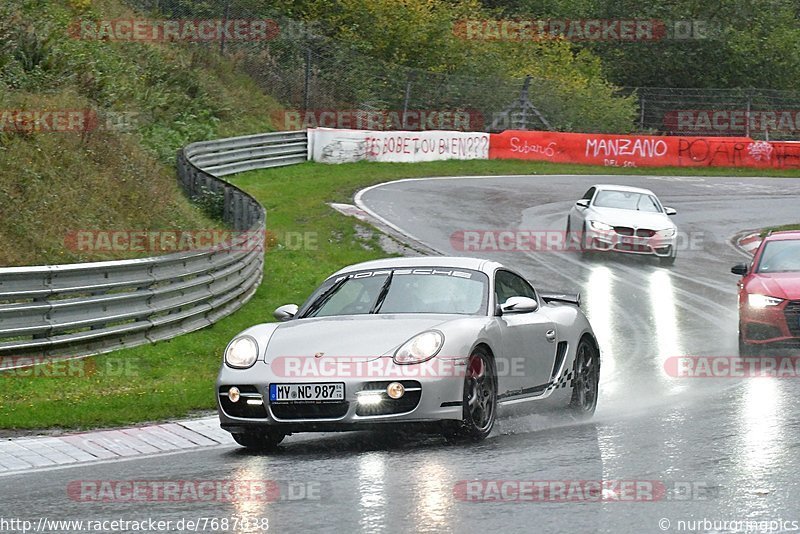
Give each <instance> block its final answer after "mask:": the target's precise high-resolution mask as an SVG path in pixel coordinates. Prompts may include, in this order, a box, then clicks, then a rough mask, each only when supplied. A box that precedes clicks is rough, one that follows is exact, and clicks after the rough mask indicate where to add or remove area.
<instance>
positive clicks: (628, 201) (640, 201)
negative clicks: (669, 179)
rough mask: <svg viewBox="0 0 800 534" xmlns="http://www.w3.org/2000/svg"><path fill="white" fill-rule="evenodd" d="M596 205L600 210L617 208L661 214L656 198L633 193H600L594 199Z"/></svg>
mask: <svg viewBox="0 0 800 534" xmlns="http://www.w3.org/2000/svg"><path fill="white" fill-rule="evenodd" d="M594 205H595V206H596V207H598V208H616V209H620V210H635V211H646V212H649V213H660V212H661V206H659V204H658V201H657V200H656V199H655V197H653V196H652V195H645V194H643V193H635V192H632V191H614V190H605V191H600V192H598V193H597V196H596V197H595V199H594Z"/></svg>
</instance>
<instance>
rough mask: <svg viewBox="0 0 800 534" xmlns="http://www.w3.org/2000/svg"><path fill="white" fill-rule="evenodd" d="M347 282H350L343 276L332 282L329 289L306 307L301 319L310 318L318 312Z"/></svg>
mask: <svg viewBox="0 0 800 534" xmlns="http://www.w3.org/2000/svg"><path fill="white" fill-rule="evenodd" d="M348 280H350V278H349V277H347V276H345V277H344V278H342V279H341V280H337V281H336V282H334V283H333V285H332V286H331V287H329V288H328V289H326V290H325V291H324V292H323V293H322V294H321V295H320V296H319V297H318V298H317V300H315V301H314V302H313V303H312V304H311V306H309V307H308V309H307V310H306V311H305V313H303V317H311V316H312V314H314V313H316V312H318V311H319V309H320V308H322V307H323V306H324V305H325V303H326V302H328V301H329V300H330V298H331V297H332V296H333V294H334V293H336V292H337V291H339V288H341V287H342V286H343V285H344V283H345V282H347V281H348Z"/></svg>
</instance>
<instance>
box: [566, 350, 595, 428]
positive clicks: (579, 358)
mask: <svg viewBox="0 0 800 534" xmlns="http://www.w3.org/2000/svg"><path fill="white" fill-rule="evenodd" d="M573 373H574V374H573V380H572V399H571V401H570V403H569V407H570V410H571V411H572V413H573V414H574V415H575V416H576V417H578V418H588V417H591V416H592V414H594V411H595V408H597V396H598V391H599V389H600V354H599V353H598V352H597V349H596V348H595V347H594V346H593V345H592V344H591V343H590V342H589V341H587V340H586V339H581V341H580V343H579V344H578V349H577V351H576V354H575V365H574V367H573Z"/></svg>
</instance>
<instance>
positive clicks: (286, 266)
mask: <svg viewBox="0 0 800 534" xmlns="http://www.w3.org/2000/svg"><path fill="white" fill-rule="evenodd" d="M589 173H591V174H608V173H615V174H616V173H619V174H650V175H653V174H658V175H695V176H756V175H762V176H763V175H767V174H768V175H771V176H787V177H788V176H794V177H798V176H800V172H798V171H793V172H789V171H784V172H770V173H766V172H760V171H752V170H744V169H685V168H679V169H610V168H603V167H589V166H579V165H552V164H543V163H531V162H521V161H449V162H436V163H420V164H388V163H355V164H346V165H322V164H316V163H306V164H302V165H296V166H292V167H285V168H280V169H269V170H262V171H255V172H251V173H247V174H244V175H240V176H238V177H236V178H235V179H234V180H233V181H234V182H235V183H236V184H237V185H239V186H241V187H243V188H244V189H246V190H247V191H249V192H250V193H252V194H253V195H255V196H256V198H258V199H259V201H260V202H261V203H263V204H264V205H265V206H266V207H267V210H268V215H267V226H268V229H269V230H270V231H271V232H274V233H275V235H276V238H277V244H276V245H275V246H274V247H273V248H271V250H269V251H268V252H267V254H266V267H265V277H264V282H263V283H262V285H261V287H260V288H259V290H258V291H257V293H256V294H255V296H254V297H253V299H252V300H251V301H250V302H249V303H248V304H247V305H246V306H244V307H243V308H242V309H241V310H239V311H238V312H236V313H235V314H234V315H232V316H230V317H227V318H225V319H223V320H222V321H220V322H218V323H217V324H215V325H213V326H211V327H209V328H206V329H204V330H201V331H198V332H195V333H191V334H187V335H184V336H181V337H178V338H175V339H172V340H170V341H165V342H160V343H157V344H155V345H149V346H144V347H138V348H133V349H127V350H122V351H118V352H114V353H111V354H107V355H101V356H96V357H92V358H88V359H86V360H82V361H81V362H80V363H76V364H73V365H74V367H75V368H74V369H73V370H72V371H70V370H69V368H68V367H64V366H60V367H61V369H60V370H59V369H55V370H53V373H52V374H54V375H55V376H15V375H14V374H13V373H10V374H9V373H5V374H2V373H0V381H2V383H3V387H2V388H0V428H3V429H32V428H48V427H62V428H70V429H77V428H91V427H105V426H114V425H122V424H128V423H138V422H144V421H154V420H163V419H167V418H174V417H182V416H186V415H188V414H191V413H192V412H195V411H197V410H209V409H213V408H214V406H215V400H214V379H215V376H216V373H217V370H218V367H219V364H220V357H221V352H222V350H223V349H224V347H225V345H226V344H227V342H228V341H229V340H230V339H231V337H232V336H233V335H235V334H236V333H237V332H239V331H240V330H242V329H244V328H246V327H248V326H250V325H252V324H255V323H258V322H264V321H271V320H272V317H271V314H272V310H274V309H275V308H276V307H277V306H279V305H281V304H286V303H289V302H295V303H300V302H301V301H302V300H304V298H305V297H306V296H307V295H308V293H309V292H310V291H311V290H312V289H313V288H314V287H315V286H316V285H317V284H318V283H319V282H320V281H321V280H322V279H323V278H324V277H325V276H327V275H328V274H330V273H331V272H333V271H334V270H336V269H338V268H340V267H343V266H345V265H348V264H350V263H354V262H359V261H366V260H369V259H375V258H379V257H383V256H385V254H384V253H383V252H382V251H381V250H380V249H379V248H378V247H377V246H376V244H375V240H374V239H373V240H370V241H364V240H363V239H362V238H359V237H358V236H357V234H356V231H355V226H356V225H357V224H359V223H358V221H356V220H355V219H353V218H349V217H346V216H344V215H341V214H339V213H337V212H336V211H334V210H333V209H331V208H330V207H328V206H327V205H326V203H327V202H350V201H351V198H352V196H353V194H354V193H355V192H356V191H357V190H358V189H360V188H363V187H366V186H368V185H372V184H375V183H380V182H385V181H389V180H394V179H399V178H410V177H420V176H445V175H500V174H529V175H541V174H589ZM287 232H299V233H305V232H316V247H317V248H316V249H313V250H305V249H303V248H300V249H299V250H291V247H287V246H286V245H287V243H286V235H287V234H286V233H287ZM126 363H127V367H125V364H126ZM106 367H111V368H112V369H114V372H104V370H105V369H106ZM81 369H84V370H85V369H89V370H94V371H95V372H94V373H89V372H85V371H81ZM45 370H47V368H40V369H38V370H37V371H36V372H37V373H40V374H41V373H43V372H44V371H45ZM28 372H29V373H30V372H31V371H28Z"/></svg>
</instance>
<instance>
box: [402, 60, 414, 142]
mask: <svg viewBox="0 0 800 534" xmlns="http://www.w3.org/2000/svg"><path fill="white" fill-rule="evenodd" d="M413 80H414V71H411V72H410V73H409V74H408V78H407V79H406V94H405V97H404V98H403V128H404V129H405V128H406V116H407V115H408V102H409V100H411V82H412V81H413Z"/></svg>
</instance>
